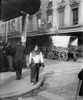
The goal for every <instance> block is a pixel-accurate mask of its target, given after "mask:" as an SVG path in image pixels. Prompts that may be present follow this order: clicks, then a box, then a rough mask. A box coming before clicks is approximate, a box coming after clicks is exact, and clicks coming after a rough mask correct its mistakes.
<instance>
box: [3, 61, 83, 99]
mask: <svg viewBox="0 0 83 100" xmlns="http://www.w3.org/2000/svg"><path fill="white" fill-rule="evenodd" d="M45 64H46V65H49V66H46V67H45V69H44V70H47V73H46V74H45V81H44V84H43V85H42V86H41V87H40V88H39V89H37V90H34V91H32V92H31V93H28V94H25V95H22V96H21V98H20V97H13V98H12V99H11V98H7V99H3V100H20V99H21V100H75V96H76V90H77V85H78V77H77V75H78V72H79V71H80V68H81V66H82V61H80V60H78V61H77V62H73V61H68V62H61V61H56V60H52V61H51V60H45ZM42 71H43V70H42ZM77 100H83V98H81V97H79V96H78V99H77Z"/></svg>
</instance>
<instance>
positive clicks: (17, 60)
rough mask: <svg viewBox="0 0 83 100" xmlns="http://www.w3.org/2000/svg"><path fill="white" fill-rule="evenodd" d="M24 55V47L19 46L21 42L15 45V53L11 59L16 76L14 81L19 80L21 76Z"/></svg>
mask: <svg viewBox="0 0 83 100" xmlns="http://www.w3.org/2000/svg"><path fill="white" fill-rule="evenodd" d="M24 54H25V47H24V46H23V45H22V44H21V42H19V43H17V45H16V53H15V55H14V59H13V65H14V69H15V71H16V76H17V78H16V80H20V79H21V76H22V68H23V65H24Z"/></svg>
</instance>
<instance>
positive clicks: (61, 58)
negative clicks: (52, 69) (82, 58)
mask: <svg viewBox="0 0 83 100" xmlns="http://www.w3.org/2000/svg"><path fill="white" fill-rule="evenodd" d="M59 59H60V60H63V61H67V59H68V54H67V53H66V52H64V51H62V52H60V53H59Z"/></svg>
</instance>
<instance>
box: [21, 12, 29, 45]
mask: <svg viewBox="0 0 83 100" xmlns="http://www.w3.org/2000/svg"><path fill="white" fill-rule="evenodd" d="M28 17H29V15H28V14H26V17H25V21H24V28H23V32H22V35H21V42H22V45H23V46H26V37H27V28H28V24H29V18H28Z"/></svg>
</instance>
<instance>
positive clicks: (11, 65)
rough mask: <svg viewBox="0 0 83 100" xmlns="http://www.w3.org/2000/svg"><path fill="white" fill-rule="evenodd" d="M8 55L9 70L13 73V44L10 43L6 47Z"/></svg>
mask: <svg viewBox="0 0 83 100" xmlns="http://www.w3.org/2000/svg"><path fill="white" fill-rule="evenodd" d="M5 49H6V55H7V58H8V63H9V68H8V70H9V71H13V53H12V52H13V50H12V48H11V44H10V43H7V46H6V48H5Z"/></svg>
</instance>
